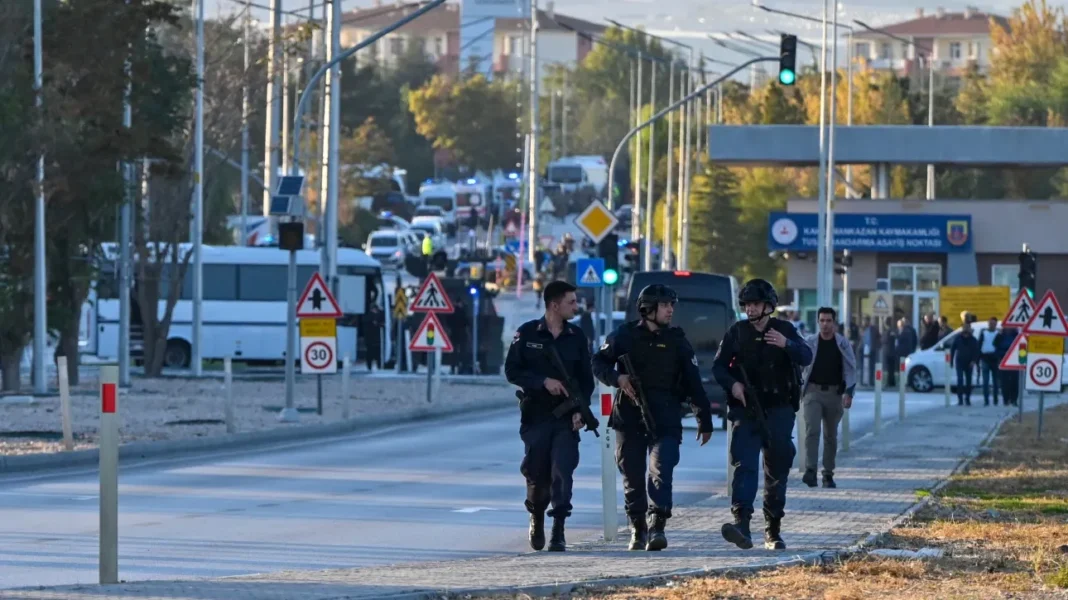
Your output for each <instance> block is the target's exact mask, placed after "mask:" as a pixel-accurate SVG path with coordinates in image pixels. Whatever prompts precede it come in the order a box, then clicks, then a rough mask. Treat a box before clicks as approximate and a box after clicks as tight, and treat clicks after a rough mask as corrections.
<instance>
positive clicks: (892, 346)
mask: <svg viewBox="0 0 1068 600" xmlns="http://www.w3.org/2000/svg"><path fill="white" fill-rule="evenodd" d="M882 355H883V356H882V359H883V379H884V381H883V384H884V385H885V386H886V387H888V388H892V387H894V382H895V381H897V369H898V365H897V329H895V328H894V318H893V317H886V331H885V332H883V347H882Z"/></svg>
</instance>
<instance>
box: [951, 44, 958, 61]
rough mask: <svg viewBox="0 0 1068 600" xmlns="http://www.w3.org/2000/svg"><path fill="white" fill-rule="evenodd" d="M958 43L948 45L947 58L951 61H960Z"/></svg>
mask: <svg viewBox="0 0 1068 600" xmlns="http://www.w3.org/2000/svg"><path fill="white" fill-rule="evenodd" d="M960 57H961V53H960V42H950V43H949V58H950V59H952V60H960Z"/></svg>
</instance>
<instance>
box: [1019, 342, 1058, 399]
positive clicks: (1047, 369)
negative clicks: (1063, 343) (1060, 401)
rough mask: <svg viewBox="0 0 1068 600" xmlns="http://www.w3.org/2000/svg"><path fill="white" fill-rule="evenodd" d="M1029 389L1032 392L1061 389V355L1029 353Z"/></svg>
mask: <svg viewBox="0 0 1068 600" xmlns="http://www.w3.org/2000/svg"><path fill="white" fill-rule="evenodd" d="M1027 389H1028V390H1029V391H1032V392H1060V391H1061V357H1060V356H1059V355H1056V354H1037V353H1035V352H1031V353H1029V354H1028V355H1027Z"/></svg>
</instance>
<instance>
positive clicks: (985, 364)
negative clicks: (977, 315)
mask: <svg viewBox="0 0 1068 600" xmlns="http://www.w3.org/2000/svg"><path fill="white" fill-rule="evenodd" d="M965 327H967V325H965ZM997 334H998V320H997V319H996V318H995V317H990V320H989V321H987V323H986V329H984V330H982V331H980V332H979V355H980V360H979V364H980V365H981V366H980V369H981V371H982V377H983V406H990V380H991V379H993V380H994V406H997V405H998V392H999V391H1000V390H1001V384H1000V383H999V381H998V379H999V378H998V370H999V369H1000V365H999V364H998V363H999V362H1000V361H999V360H998V351H997V347H996V346H994V336H996V335H997Z"/></svg>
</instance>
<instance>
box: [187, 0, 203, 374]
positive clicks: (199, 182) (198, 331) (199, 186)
mask: <svg viewBox="0 0 1068 600" xmlns="http://www.w3.org/2000/svg"><path fill="white" fill-rule="evenodd" d="M194 1H195V2H196V5H197V23H196V30H197V90H196V123H195V126H194V131H193V146H194V148H193V162H194V166H193V231H191V232H190V233H191V234H192V238H193V239H192V242H193V348H192V350H193V352H192V357H191V358H190V361H191V362H192V366H193V376H194V377H200V376H201V375H203V373H204V365H203V361H202V360H201V356H202V350H203V341H204V336H203V328H202V325H203V322H204V252H203V248H202V246H203V244H204V2H205V0H194Z"/></svg>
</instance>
